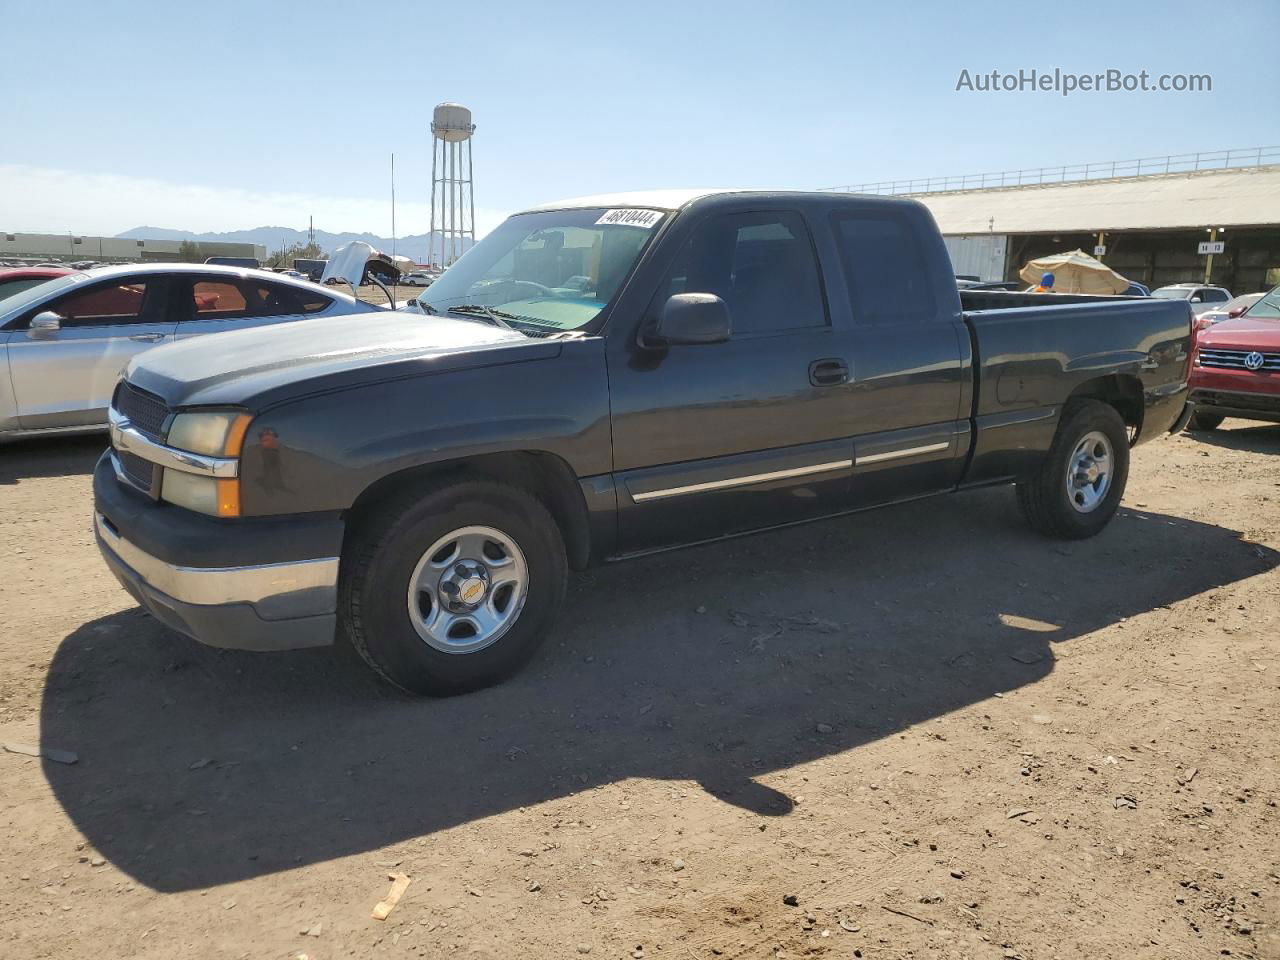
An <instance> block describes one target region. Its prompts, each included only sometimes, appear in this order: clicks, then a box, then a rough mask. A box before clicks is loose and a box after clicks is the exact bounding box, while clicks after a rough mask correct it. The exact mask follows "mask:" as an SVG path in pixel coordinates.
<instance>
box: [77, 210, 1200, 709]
mask: <svg viewBox="0 0 1280 960" xmlns="http://www.w3.org/2000/svg"><path fill="white" fill-rule="evenodd" d="M417 309H418V311H419V312H417V313H410V312H386V313H383V314H376V315H368V314H366V315H363V316H359V317H350V318H339V319H332V320H329V319H322V320H317V321H315V322H311V323H308V324H305V325H302V324H299V325H287V326H284V327H270V328H263V329H257V330H249V331H244V332H235V333H229V334H226V335H224V336H220V337H217V338H211V339H208V340H202V341H200V342H194V343H181V344H175V345H172V346H166V347H162V348H159V349H157V350H153V351H149V352H148V353H146V354H144V355H142V356H140V357H138V358H137V359H135V360H134V361H132V362H131V363H130V365H129V366H128V367H127V368H126V370H125V374H124V377H123V379H122V380H121V381H120V383H119V385H118V386H117V388H116V392H115V396H114V400H113V403H112V406H111V410H110V418H111V449H110V450H109V451H108V452H107V453H106V454H105V455H104V456H103V458H102V460H101V461H100V463H99V464H98V467H97V471H96V473H95V476H94V489H95V495H96V518H95V522H96V531H97V537H98V542H99V544H100V546H101V549H102V553H103V556H104V557H105V558H106V561H107V563H108V564H109V566H110V567H111V569H112V570H113V571H114V572H115V574H116V576H117V577H118V578H119V579H120V581H121V583H122V584H123V585H124V586H125V588H126V589H127V590H128V591H129V592H130V593H131V594H132V595H133V596H134V597H135V598H136V599H137V600H138V602H139V603H141V604H142V605H143V606H144V607H145V608H146V609H147V610H149V611H150V612H151V613H152V614H154V615H155V616H156V617H157V618H158V619H160V620H161V621H163V622H164V623H166V624H168V625H169V626H171V627H173V628H174V629H176V630H178V631H180V632H182V633H185V634H188V635H190V636H192V637H194V638H196V639H197V640H200V641H203V642H205V643H209V644H214V645H218V646H224V647H238V648H248V649H257V650H263V649H284V648H292V647H302V646H310V645H317V644H327V643H330V642H332V641H333V640H334V638H335V635H336V634H337V633H338V632H339V631H340V632H341V633H342V634H343V635H345V636H346V637H348V638H349V639H350V641H351V643H352V644H353V645H354V646H355V648H356V649H357V650H358V651H359V652H360V654H361V655H362V656H363V657H364V659H365V660H366V661H367V662H368V663H369V664H370V665H371V666H372V667H373V668H374V669H375V670H376V671H377V672H378V673H379V674H381V675H382V676H383V677H384V678H385V679H387V680H389V681H390V682H392V683H394V684H396V685H398V686H400V687H402V688H404V689H406V690H409V691H414V692H423V693H450V692H456V691H461V690H467V689H473V688H475V687H478V686H482V685H484V684H488V683H492V682H494V681H496V680H498V679H500V678H501V677H503V676H505V675H507V674H509V673H510V672H511V671H513V670H514V669H516V668H517V667H518V666H519V665H520V664H521V663H522V662H524V661H525V660H526V659H527V658H528V657H529V656H530V655H531V654H532V653H533V651H534V650H535V648H536V647H537V645H538V644H539V642H540V641H541V640H542V639H543V638H544V637H545V636H546V635H547V633H548V632H549V631H550V630H551V628H552V625H553V622H554V620H555V617H556V614H557V611H558V608H559V607H560V605H561V602H562V599H563V596H564V593H565V584H566V578H567V575H568V570H569V569H571V568H572V569H582V568H585V567H587V566H588V565H590V564H593V563H597V562H600V561H607V560H617V559H621V558H625V557H629V556H635V555H637V554H643V553H648V552H652V551H657V550H664V549H668V548H672V547H677V546H682V545H687V544H692V543H699V542H704V541H710V540H716V539H719V538H724V537H730V536H735V535H737V534H743V533H748V532H751V531H756V530H761V529H765V528H769V527H777V526H781V525H784V524H794V523H800V522H803V521H809V520H814V519H816V518H819V517H829V516H834V515H838V514H844V513H849V512H851V511H855V510H861V509H864V508H868V507H875V506H879V505H882V504H889V503H895V502H900V501H904V500H910V499H913V498H917V497H925V496H929V495H932V494H937V493H943V492H948V491H956V490H963V489H966V488H971V487H977V486H983V485H990V484H1005V483H1014V484H1017V493H1018V502H1019V504H1020V505H1021V508H1022V510H1023V512H1024V513H1025V515H1026V517H1027V519H1028V520H1029V521H1030V523H1031V525H1032V526H1033V527H1034V528H1036V529H1037V530H1040V531H1042V532H1043V533H1045V534H1048V535H1051V536H1055V537H1067V538H1079V537H1088V536H1091V535H1093V534H1096V533H1098V532H1099V531H1100V530H1101V529H1102V528H1103V527H1104V526H1105V525H1106V524H1107V522H1108V521H1109V520H1110V518H1111V516H1112V514H1113V513H1114V512H1115V510H1116V507H1117V504H1118V503H1119V501H1120V497H1121V495H1122V493H1123V490H1124V485H1125V479H1126V474H1127V468H1128V464H1129V450H1130V447H1131V446H1133V445H1135V444H1139V443H1142V442H1143V441H1146V440H1149V439H1151V438H1154V437H1158V436H1160V435H1162V434H1165V433H1167V432H1169V431H1170V430H1171V429H1178V428H1180V426H1181V421H1182V419H1183V411H1184V408H1185V405H1186V404H1185V401H1186V390H1187V377H1188V367H1189V359H1188V357H1189V352H1190V348H1191V312H1190V309H1189V307H1188V305H1187V303H1186V301H1172V300H1156V299H1134V300H1127V299H1105V298H1097V297H1072V296H1052V295H1026V294H1018V293H1003V292H989V291H981V292H977V293H973V294H966V293H965V292H964V291H959V292H957V290H956V285H955V281H954V278H953V275H952V268H951V263H950V260H949V258H948V256H947V251H946V248H945V246H944V245H943V242H942V237H941V236H940V234H939V232H938V229H937V227H936V226H935V224H934V222H933V219H932V217H931V216H930V214H929V212H928V211H927V209H926V208H925V207H923V206H922V205H920V204H918V203H916V202H914V201H911V200H905V199H899V198H883V197H859V196H852V195H848V196H842V195H835V194H829V193H821V194H805V193H768V192H734V191H721V192H703V193H692V192H683V193H677V192H660V193H646V194H626V195H618V196H603V197H595V198H586V199H582V200H576V201H565V202H562V203H556V204H549V205H547V206H544V207H540V208H537V209H533V210H529V211H527V212H524V213H520V214H517V215H515V216H512V217H510V218H509V219H508V220H507V221H506V222H504V223H503V224H502V225H501V226H499V227H498V228H497V229H496V230H494V231H493V232H492V233H491V234H489V235H488V236H487V237H486V238H485V239H484V240H482V241H481V242H480V243H479V244H477V245H476V246H475V247H474V248H473V249H471V250H470V251H468V252H467V254H466V255H465V256H464V257H462V258H461V259H460V260H459V261H458V262H457V263H456V264H455V265H453V266H452V267H450V268H449V270H448V271H447V272H446V273H445V274H444V275H443V276H442V277H441V278H440V279H438V280H437V281H436V282H435V283H433V284H432V285H431V286H430V287H428V288H427V289H426V290H425V292H424V293H422V294H421V295H420V296H419V297H418V304H417Z"/></svg>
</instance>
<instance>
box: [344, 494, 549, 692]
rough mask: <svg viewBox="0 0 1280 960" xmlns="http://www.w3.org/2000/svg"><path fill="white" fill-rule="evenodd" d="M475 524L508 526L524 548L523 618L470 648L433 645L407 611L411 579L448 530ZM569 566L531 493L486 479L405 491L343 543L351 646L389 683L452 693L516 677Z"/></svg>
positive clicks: (542, 632)
mask: <svg viewBox="0 0 1280 960" xmlns="http://www.w3.org/2000/svg"><path fill="white" fill-rule="evenodd" d="M469 526H486V527H492V528H494V529H495V530H498V531H501V532H502V533H503V534H504V535H506V536H507V537H509V538H510V539H511V540H513V541H514V542H515V544H516V545H517V546H518V547H519V549H520V551H521V552H522V553H523V555H524V560H525V562H526V565H527V569H528V588H527V594H526V596H525V599H524V604H523V607H522V608H521V609H520V610H519V611H518V613H517V614H516V619H515V620H514V622H513V623H512V624H511V625H510V626H509V628H508V629H507V630H506V632H505V633H503V634H502V635H501V636H500V637H499V638H498V639H497V640H495V641H493V642H492V643H491V644H490V645H489V646H487V647H484V648H482V649H479V650H476V651H474V652H471V653H449V652H444V651H442V650H438V649H435V648H434V647H432V646H430V645H428V643H427V642H426V641H425V640H424V639H423V637H422V636H420V635H419V633H418V631H417V630H416V629H415V628H414V625H413V623H412V621H411V620H410V616H409V607H408V593H409V582H410V578H411V576H412V575H413V572H414V570H415V568H416V567H417V565H418V562H419V560H421V559H422V558H423V554H424V553H425V551H427V550H428V548H430V547H431V546H432V545H433V544H435V543H436V541H437V540H438V539H440V538H441V537H445V536H447V535H448V534H449V533H450V532H452V531H455V530H459V529H461V528H464V527H469ZM567 581H568V564H567V562H566V559H565V549H564V541H563V539H562V538H561V536H560V531H559V528H558V527H557V526H556V523H555V521H554V520H553V519H552V518H551V514H550V513H548V512H547V509H546V507H544V506H543V505H542V503H541V502H540V501H539V500H537V499H536V498H535V497H533V496H531V495H530V494H528V493H527V492H525V491H524V490H521V489H519V488H517V487H512V486H508V485H506V484H502V483H496V482H493V481H489V480H482V479H474V480H465V481H457V482H451V483H441V484H437V485H435V486H432V487H428V488H425V489H421V490H417V491H414V492H413V493H412V494H411V495H406V496H402V497H400V498H398V499H396V500H394V501H392V502H391V503H388V504H387V505H386V506H385V507H383V508H382V509H381V510H379V511H378V512H377V513H375V514H374V515H373V516H371V517H369V518H368V519H367V520H366V521H365V522H364V523H362V524H361V527H360V528H359V529H358V530H357V531H356V532H355V535H354V537H353V539H352V542H351V543H350V546H349V547H348V548H347V549H346V550H344V557H343V575H342V581H341V584H340V586H339V596H338V615H339V618H340V619H341V621H342V623H343V626H344V628H345V632H346V635H347V637H348V638H349V640H350V641H351V645H352V646H353V647H355V649H356V652H357V653H359V654H360V656H361V657H363V658H364V660H365V662H366V663H368V664H369V666H371V667H372V668H373V669H374V671H375V672H376V673H377V674H378V675H379V676H381V677H382V678H383V679H384V680H386V681H387V682H388V683H391V684H393V685H395V686H397V687H399V688H400V689H402V690H405V691H407V692H409V693H414V694H427V695H431V696H448V695H451V694H455V693H465V692H467V691H469V690H476V689H479V688H481V687H486V686H489V685H491V684H494V683H497V682H498V681H500V680H503V679H505V678H506V677H508V676H510V675H511V674H512V673H514V672H515V671H516V670H518V669H519V668H520V667H521V666H523V665H524V664H525V663H526V662H527V661H528V660H529V658H530V657H532V656H533V654H534V653H535V652H536V651H537V649H538V647H539V646H540V645H541V644H542V642H543V640H545V639H546V636H547V634H548V632H549V631H550V629H551V626H552V624H553V623H554V622H555V619H556V616H557V614H558V613H559V610H560V605H561V603H562V602H563V600H564V593H565V587H566V584H567Z"/></svg>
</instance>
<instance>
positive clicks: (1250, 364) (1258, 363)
mask: <svg viewBox="0 0 1280 960" xmlns="http://www.w3.org/2000/svg"><path fill="white" fill-rule="evenodd" d="M1262 359H1263V357H1262V354H1260V353H1259V352H1258V351H1257V350H1255V351H1253V353H1251V354H1249V355H1248V356H1247V357H1245V358H1244V367H1245V369H1246V370H1261V369H1262Z"/></svg>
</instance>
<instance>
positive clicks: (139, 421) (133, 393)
mask: <svg viewBox="0 0 1280 960" xmlns="http://www.w3.org/2000/svg"><path fill="white" fill-rule="evenodd" d="M111 405H112V406H113V407H115V408H116V410H118V411H119V412H120V415H121V416H123V417H124V418H125V419H126V420H128V421H129V422H130V423H132V424H133V426H134V427H135V428H136V429H137V430H138V431H139V432H141V433H144V434H146V435H147V436H149V437H151V439H153V440H159V439H160V436H161V431H162V430H163V429H164V421H165V418H166V417H168V416H169V407H168V406H167V405H166V404H165V402H164V401H163V400H161V399H160V398H159V397H157V396H156V395H155V394H154V393H147V391H145V390H139V389H138V388H137V387H135V386H134V385H133V384H131V383H129V382H128V381H127V380H121V381H120V385H119V386H118V387H116V395H115V397H114V399H112V401H111Z"/></svg>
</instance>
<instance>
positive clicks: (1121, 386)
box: [1063, 373, 1145, 446]
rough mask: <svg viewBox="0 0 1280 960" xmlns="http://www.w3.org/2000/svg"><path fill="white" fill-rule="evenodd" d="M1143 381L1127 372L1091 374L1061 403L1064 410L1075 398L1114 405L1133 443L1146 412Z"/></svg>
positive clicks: (1140, 431) (1136, 440)
mask: <svg viewBox="0 0 1280 960" xmlns="http://www.w3.org/2000/svg"><path fill="white" fill-rule="evenodd" d="M1143 396H1144V394H1143V389H1142V381H1141V380H1139V379H1138V378H1137V377H1136V376H1134V375H1132V374H1126V373H1110V374H1107V375H1106V376H1102V377H1094V378H1093V379H1092V380H1086V381H1085V382H1084V383H1081V384H1079V385H1077V386H1076V388H1075V389H1074V390H1072V391H1071V393H1070V395H1069V396H1068V397H1067V399H1066V403H1065V404H1064V405H1063V409H1065V408H1066V407H1067V406H1069V405H1070V404H1071V403H1072V401H1075V400H1099V401H1101V402H1102V403H1105V404H1108V405H1109V406H1111V407H1114V408H1115V410H1116V412H1117V413H1119V414H1120V417H1121V419H1123V420H1124V422H1125V426H1127V427H1128V428H1129V430H1130V431H1131V432H1130V435H1129V445H1130V446H1133V445H1134V444H1136V443H1137V442H1138V438H1139V437H1140V436H1141V435H1142V419H1143V413H1144V411H1145V402H1144V400H1143Z"/></svg>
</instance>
